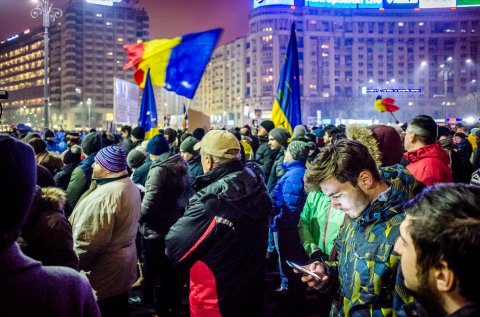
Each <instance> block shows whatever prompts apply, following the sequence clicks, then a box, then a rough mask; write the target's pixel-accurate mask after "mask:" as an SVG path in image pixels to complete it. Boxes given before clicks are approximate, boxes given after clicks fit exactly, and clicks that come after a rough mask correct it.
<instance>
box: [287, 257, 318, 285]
mask: <svg viewBox="0 0 480 317" xmlns="http://www.w3.org/2000/svg"><path fill="white" fill-rule="evenodd" d="M285 262H287V264H288V266H290V267H292V268H294V269H297V270H299V271H300V272H302V273H305V274H308V275H311V276H313V277H314V278H316V279H318V280H322V278H321V277H320V276H318V274H317V273H313V272H312V271H310V270H307V269H306V268H304V267H303V266H300V265H298V264H297V263H293V262H290V261H285Z"/></svg>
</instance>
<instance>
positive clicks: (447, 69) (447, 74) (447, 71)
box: [440, 57, 453, 118]
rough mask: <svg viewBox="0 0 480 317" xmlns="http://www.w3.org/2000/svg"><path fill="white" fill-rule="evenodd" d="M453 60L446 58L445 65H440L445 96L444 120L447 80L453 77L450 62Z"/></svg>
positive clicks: (445, 106)
mask: <svg viewBox="0 0 480 317" xmlns="http://www.w3.org/2000/svg"><path fill="white" fill-rule="evenodd" d="M452 61H453V58H452V57H449V58H447V60H446V62H445V64H442V65H440V68H441V69H442V73H443V74H442V75H443V93H444V95H445V101H444V103H443V111H444V118H447V103H448V95H447V93H448V78H449V77H451V76H453V70H452V66H453V65H452V63H451V62H452Z"/></svg>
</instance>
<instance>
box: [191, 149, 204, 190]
mask: <svg viewBox="0 0 480 317" xmlns="http://www.w3.org/2000/svg"><path fill="white" fill-rule="evenodd" d="M187 164H188V179H189V180H190V184H193V182H194V181H195V178H197V176H201V175H203V167H202V162H201V157H200V155H197V156H195V157H193V158H192V159H190V160H189V161H188V162H187Z"/></svg>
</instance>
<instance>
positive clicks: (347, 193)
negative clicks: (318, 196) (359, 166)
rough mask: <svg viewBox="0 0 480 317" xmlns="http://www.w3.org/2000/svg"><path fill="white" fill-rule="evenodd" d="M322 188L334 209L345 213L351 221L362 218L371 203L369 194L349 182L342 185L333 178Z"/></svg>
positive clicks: (324, 183)
mask: <svg viewBox="0 0 480 317" xmlns="http://www.w3.org/2000/svg"><path fill="white" fill-rule="evenodd" d="M320 187H321V188H322V191H323V193H324V194H325V195H327V196H329V197H330V200H331V206H332V208H334V209H338V210H340V211H343V212H344V213H345V214H346V215H347V216H348V217H349V218H351V219H355V218H357V217H358V216H360V215H361V214H362V212H363V211H364V210H365V208H366V207H367V206H368V204H369V203H370V200H369V199H368V196H367V194H365V193H364V192H363V191H362V189H361V188H360V187H359V186H353V185H352V184H350V183H349V182H345V183H340V182H339V181H338V180H336V179H334V178H331V179H329V180H327V181H325V182H323V183H322V184H320Z"/></svg>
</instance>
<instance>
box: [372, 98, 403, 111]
mask: <svg viewBox="0 0 480 317" xmlns="http://www.w3.org/2000/svg"><path fill="white" fill-rule="evenodd" d="M375 109H377V111H378V112H390V113H391V112H395V111H397V110H399V109H400V108H399V107H398V106H396V105H395V99H393V98H389V97H387V98H382V96H378V97H377V99H375Z"/></svg>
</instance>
